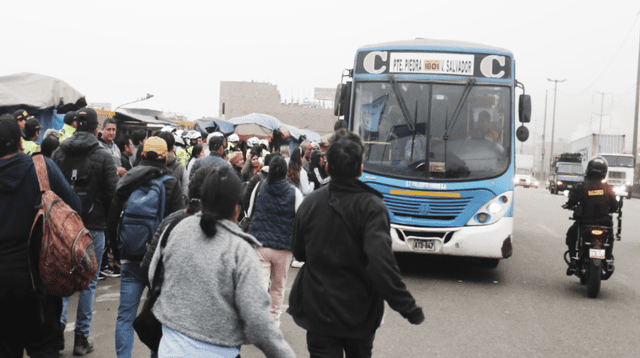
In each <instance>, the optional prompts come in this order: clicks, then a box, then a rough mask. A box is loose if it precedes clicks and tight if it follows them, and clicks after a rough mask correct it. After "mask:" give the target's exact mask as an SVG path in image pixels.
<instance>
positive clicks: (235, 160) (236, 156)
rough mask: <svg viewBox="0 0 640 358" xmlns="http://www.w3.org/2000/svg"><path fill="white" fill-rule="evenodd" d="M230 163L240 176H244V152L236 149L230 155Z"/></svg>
mask: <svg viewBox="0 0 640 358" xmlns="http://www.w3.org/2000/svg"><path fill="white" fill-rule="evenodd" d="M229 164H231V166H232V167H233V169H234V170H235V171H236V174H238V178H240V177H242V168H243V167H244V157H243V155H242V152H240V151H235V152H232V153H231V154H230V155H229Z"/></svg>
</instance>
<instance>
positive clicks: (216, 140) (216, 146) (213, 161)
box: [189, 133, 231, 179]
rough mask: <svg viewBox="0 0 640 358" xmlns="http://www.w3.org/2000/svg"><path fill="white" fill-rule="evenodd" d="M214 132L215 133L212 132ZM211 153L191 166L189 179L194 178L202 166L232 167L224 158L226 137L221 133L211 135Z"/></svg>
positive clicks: (209, 142)
mask: <svg viewBox="0 0 640 358" xmlns="http://www.w3.org/2000/svg"><path fill="white" fill-rule="evenodd" d="M212 134H213V133H212ZM208 144H209V151H210V152H209V155H205V156H204V157H202V158H199V159H198V160H196V162H195V163H194V164H193V168H191V173H190V174H189V179H191V178H193V175H194V174H195V172H196V171H197V170H198V169H200V168H202V167H216V168H218V169H220V168H221V167H231V164H229V162H227V161H226V160H224V157H223V154H224V137H223V136H219V135H211V134H210V135H209V141H208Z"/></svg>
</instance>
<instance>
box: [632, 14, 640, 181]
mask: <svg viewBox="0 0 640 358" xmlns="http://www.w3.org/2000/svg"><path fill="white" fill-rule="evenodd" d="M639 14H640V13H639ZM638 96H640V47H639V48H638V79H637V81H636V114H635V117H634V121H633V163H634V167H633V172H634V173H635V175H634V177H633V184H635V181H636V180H635V179H636V178H637V177H638V170H637V169H636V166H635V162H636V160H637V159H638V106H639V105H640V103H639V102H638V100H639V98H638Z"/></svg>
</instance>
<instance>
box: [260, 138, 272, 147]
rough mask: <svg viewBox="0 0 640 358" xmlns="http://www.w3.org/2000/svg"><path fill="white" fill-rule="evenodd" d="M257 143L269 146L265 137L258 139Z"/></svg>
mask: <svg viewBox="0 0 640 358" xmlns="http://www.w3.org/2000/svg"><path fill="white" fill-rule="evenodd" d="M258 143H260V144H264V145H266V146H267V147H268V146H269V141H268V140H266V139H260V142H258Z"/></svg>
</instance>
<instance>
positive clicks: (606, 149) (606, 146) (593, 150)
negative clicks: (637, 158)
mask: <svg viewBox="0 0 640 358" xmlns="http://www.w3.org/2000/svg"><path fill="white" fill-rule="evenodd" d="M624 146H625V135H624V134H621V135H617V134H595V133H593V134H590V135H588V136H586V137H582V138H580V139H577V140H574V141H573V142H571V152H572V153H580V154H582V166H583V167H584V169H585V170H586V169H587V164H588V163H589V161H590V160H591V159H593V158H594V157H596V156H598V155H600V153H624Z"/></svg>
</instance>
